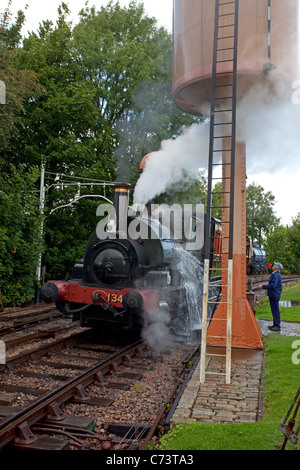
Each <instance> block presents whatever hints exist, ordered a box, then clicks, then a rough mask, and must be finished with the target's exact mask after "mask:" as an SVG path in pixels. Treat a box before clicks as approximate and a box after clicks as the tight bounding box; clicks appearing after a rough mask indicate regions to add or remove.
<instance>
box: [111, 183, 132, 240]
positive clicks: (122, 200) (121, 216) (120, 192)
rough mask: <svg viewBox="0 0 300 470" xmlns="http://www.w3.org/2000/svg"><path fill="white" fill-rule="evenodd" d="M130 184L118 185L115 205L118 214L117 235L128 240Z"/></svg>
mask: <svg viewBox="0 0 300 470" xmlns="http://www.w3.org/2000/svg"><path fill="white" fill-rule="evenodd" d="M129 190H130V184H127V183H116V184H115V192H114V199H113V205H114V208H115V213H116V233H118V234H119V237H120V236H121V237H122V235H123V236H125V238H127V236H126V234H127V215H128V202H129Z"/></svg>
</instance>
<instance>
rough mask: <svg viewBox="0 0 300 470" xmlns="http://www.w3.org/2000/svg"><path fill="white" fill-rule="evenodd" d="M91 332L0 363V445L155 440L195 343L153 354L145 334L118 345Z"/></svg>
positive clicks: (142, 443) (127, 445) (121, 444)
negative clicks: (145, 341) (143, 337)
mask: <svg viewBox="0 0 300 470" xmlns="http://www.w3.org/2000/svg"><path fill="white" fill-rule="evenodd" d="M91 333H92V332H91V331H90V330H86V331H83V332H82V333H81V334H78V333H76V334H73V335H71V336H70V337H69V338H59V339H56V340H55V341H53V342H52V343H51V344H50V345H49V344H42V345H40V346H39V347H37V348H35V349H30V350H28V351H26V350H25V351H22V352H21V353H20V354H19V355H16V356H13V357H10V358H9V359H8V360H7V362H6V364H5V365H1V366H0V367H1V372H0V448H2V449H3V448H9V449H13V450H18V449H41V450H42V449H45V450H46V449H47V450H49V449H50V450H57V449H61V450H62V449H72V450H73V449H96V450H102V449H106V450H108V449H133V450H136V449H143V448H145V447H146V446H147V444H148V443H149V442H150V441H151V439H152V438H153V436H154V435H155V433H156V432H157V429H158V428H159V425H160V423H161V420H162V417H163V416H164V414H165V413H167V410H168V409H169V408H170V406H171V403H172V401H174V399H175V398H176V394H177V393H178V391H179V389H180V388H181V386H182V383H183V381H184V378H185V377H186V374H187V373H188V366H187V364H188V363H190V360H191V357H192V356H191V352H190V348H187V347H182V345H181V346H178V345H177V346H176V347H175V350H174V351H169V353H167V354H165V355H163V356H162V357H157V356H155V357H153V354H152V352H151V351H149V350H148V348H147V346H146V344H145V343H144V342H142V341H140V340H139V341H136V342H135V343H134V344H130V345H126V346H124V345H123V346H122V347H121V348H120V347H118V346H112V345H111V344H104V343H103V342H102V340H103V338H102V340H101V341H100V340H99V338H98V339H97V340H96V342H95V338H93V337H90V335H91ZM8 349H9V348H8ZM196 351H197V350H195V351H193V353H192V354H195V353H196ZM187 355H188V356H187ZM166 374H167V375H168V381H167V383H166V380H165V378H166V377H164V375H165V376H166ZM158 377H159V378H158ZM162 378H163V380H162ZM129 410H131V412H129ZM132 410H135V411H136V412H135V413H133V412H132ZM95 417H96V418H95Z"/></svg>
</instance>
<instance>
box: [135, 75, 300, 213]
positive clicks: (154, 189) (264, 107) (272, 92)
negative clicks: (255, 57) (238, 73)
mask: <svg viewBox="0 0 300 470" xmlns="http://www.w3.org/2000/svg"><path fill="white" fill-rule="evenodd" d="M293 92H294V91H293V89H292V88H291V83H290V82H286V81H285V80H284V79H283V78H282V77H280V76H278V74H277V73H276V70H275V71H273V72H272V73H270V74H269V75H268V76H262V79H261V81H258V82H257V83H256V84H255V85H254V86H253V87H252V88H251V89H250V90H249V91H248V93H247V94H245V95H244V96H243V97H242V99H241V100H239V102H238V108H237V122H238V126H237V138H238V139H239V140H240V141H242V142H246V149H247V171H249V172H251V174H252V175H255V174H258V173H262V172H263V171H268V172H269V173H270V172H274V173H275V172H278V171H280V170H283V169H284V168H285V167H286V165H289V168H290V170H293V169H295V170H298V168H299V163H298V162H299V155H298V149H299V148H300V133H299V128H298V127H299V124H298V123H299V117H300V105H296V104H294V103H293V101H292V94H293ZM208 152H209V123H208V121H205V122H204V123H200V124H193V125H192V126H191V127H190V128H188V129H185V130H184V132H183V133H182V135H181V136H180V137H178V138H177V139H176V140H167V141H163V142H162V145H161V149H160V150H159V151H157V152H153V153H152V154H151V156H150V157H149V158H148V160H147V162H146V166H145V169H144V172H143V173H142V174H141V176H140V178H139V180H138V182H137V185H136V187H135V192H134V202H135V203H137V204H146V203H147V202H148V201H149V200H151V199H153V198H154V197H156V196H158V195H159V194H162V193H163V192H165V191H166V190H168V189H169V188H170V187H172V186H173V185H174V184H178V183H181V182H182V181H184V180H186V179H189V178H190V179H195V178H197V176H198V174H199V169H207V166H208Z"/></svg>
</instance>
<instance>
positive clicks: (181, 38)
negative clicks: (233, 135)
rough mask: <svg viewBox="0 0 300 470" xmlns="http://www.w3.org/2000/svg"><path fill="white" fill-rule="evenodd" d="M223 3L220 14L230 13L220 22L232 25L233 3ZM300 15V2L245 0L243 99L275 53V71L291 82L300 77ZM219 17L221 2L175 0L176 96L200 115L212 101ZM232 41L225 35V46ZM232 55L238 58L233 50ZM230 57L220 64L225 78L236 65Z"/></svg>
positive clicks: (188, 109) (240, 78)
mask: <svg viewBox="0 0 300 470" xmlns="http://www.w3.org/2000/svg"><path fill="white" fill-rule="evenodd" d="M222 3H223V4H224V5H223V6H221V7H220V13H221V14H224V15H225V16H223V17H222V18H221V23H220V24H221V25H226V24H229V23H230V22H231V23H232V19H233V16H226V12H230V11H232V2H228V1H226V0H220V5H221V4H222ZM230 9H231V10H230ZM298 19H299V0H271V2H270V1H268V0H239V36H238V64H237V67H238V98H239V97H241V96H242V95H243V94H244V93H245V91H247V89H248V88H249V87H250V86H252V85H253V84H254V83H255V82H256V81H257V80H259V79H261V78H262V76H263V73H264V72H263V71H264V67H265V65H266V64H268V63H269V62H270V51H271V62H272V64H274V65H275V67H276V69H274V73H276V74H279V75H280V76H282V77H288V78H289V79H290V80H291V81H292V80H296V79H298V78H299V75H298V56H299V50H298V28H299V24H298V23H299V21H298ZM269 20H271V21H269ZM214 21H215V0H174V24H173V41H174V47H173V49H174V58H173V98H174V101H175V103H176V104H177V106H178V107H179V108H181V109H182V110H183V111H186V112H188V113H190V114H194V115H198V114H202V113H203V105H204V104H205V102H209V101H210V93H211V74H212V59H213V42H214ZM270 26H271V28H270ZM225 31H226V32H228V33H231V31H232V29H231V30H230V28H224V32H225ZM228 35H230V34H228ZM225 36H226V34H225ZM269 37H270V41H269V39H268V38H269ZM269 42H270V45H271V47H270V48H269ZM230 44H232V43H231V39H224V40H223V41H222V43H221V44H220V45H221V48H223V49H226V48H227V47H229V46H230ZM219 47H220V46H219ZM228 54H231V57H232V51H228ZM228 58H230V57H229V55H228V56H227V57H226V52H224V53H223V56H222V60H224V62H221V63H220V64H218V72H221V73H222V72H224V77H225V79H226V72H227V73H228V71H230V69H231V68H232V62H226V59H228ZM272 73H273V72H272ZM201 108H202V109H201Z"/></svg>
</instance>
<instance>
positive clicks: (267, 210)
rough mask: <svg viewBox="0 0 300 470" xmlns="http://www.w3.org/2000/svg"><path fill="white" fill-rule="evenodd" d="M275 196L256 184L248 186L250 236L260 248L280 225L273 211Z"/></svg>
mask: <svg viewBox="0 0 300 470" xmlns="http://www.w3.org/2000/svg"><path fill="white" fill-rule="evenodd" d="M274 203H275V197H274V195H273V194H272V193H271V192H270V191H268V192H265V191H264V189H263V188H262V187H261V186H259V185H256V184H250V185H248V186H247V218H248V235H249V236H250V237H251V239H252V242H253V241H255V240H256V241H257V242H258V244H259V245H260V246H262V244H263V240H264V237H265V236H266V235H267V234H268V232H269V231H270V230H271V229H272V228H273V227H274V226H275V225H277V224H278V223H279V219H277V218H276V216H275V214H274V210H273V206H274Z"/></svg>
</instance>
